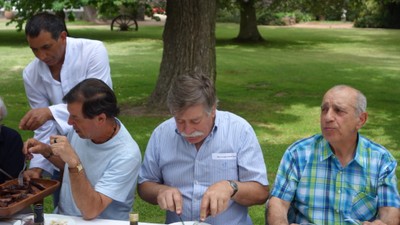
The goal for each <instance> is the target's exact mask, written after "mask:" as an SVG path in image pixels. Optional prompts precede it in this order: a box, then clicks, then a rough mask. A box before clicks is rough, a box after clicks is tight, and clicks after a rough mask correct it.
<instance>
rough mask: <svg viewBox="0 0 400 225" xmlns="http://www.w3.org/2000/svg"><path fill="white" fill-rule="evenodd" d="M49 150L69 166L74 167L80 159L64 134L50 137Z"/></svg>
mask: <svg viewBox="0 0 400 225" xmlns="http://www.w3.org/2000/svg"><path fill="white" fill-rule="evenodd" d="M50 146H51V151H52V152H53V154H54V155H56V156H59V157H60V158H61V160H62V161H63V162H65V163H67V164H68V165H69V166H70V167H75V166H77V165H78V164H79V162H80V160H79V157H78V155H77V154H76V153H75V150H74V149H73V148H72V146H71V144H70V143H69V141H68V138H67V137H66V136H62V135H55V136H51V137H50Z"/></svg>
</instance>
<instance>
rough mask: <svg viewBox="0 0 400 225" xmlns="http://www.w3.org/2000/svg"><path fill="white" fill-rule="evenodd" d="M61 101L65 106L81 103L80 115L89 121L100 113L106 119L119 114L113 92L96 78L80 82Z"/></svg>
mask: <svg viewBox="0 0 400 225" xmlns="http://www.w3.org/2000/svg"><path fill="white" fill-rule="evenodd" d="M63 101H64V102H65V103H67V104H70V103H75V102H81V103H82V113H83V115H84V116H85V117H86V118H89V119H92V118H94V117H95V116H97V115H100V114H102V113H104V114H106V116H107V117H108V118H111V117H116V116H118V114H119V108H118V106H117V98H116V97H115V94H114V92H113V90H112V89H111V88H110V87H109V86H108V85H107V84H106V83H104V82H103V81H102V80H99V79H96V78H89V79H86V80H83V81H81V82H80V83H79V84H77V85H76V86H75V87H73V88H72V89H71V90H70V91H69V92H68V94H66V95H65V96H64V98H63Z"/></svg>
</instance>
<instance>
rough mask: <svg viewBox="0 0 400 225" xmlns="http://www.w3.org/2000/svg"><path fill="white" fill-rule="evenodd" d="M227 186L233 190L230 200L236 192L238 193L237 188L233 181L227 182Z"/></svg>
mask: <svg viewBox="0 0 400 225" xmlns="http://www.w3.org/2000/svg"><path fill="white" fill-rule="evenodd" d="M229 184H230V185H231V187H232V188H233V194H232V195H231V198H232V197H233V196H234V195H235V194H236V192H237V191H238V189H239V188H238V185H237V183H236V182H235V181H232V180H229Z"/></svg>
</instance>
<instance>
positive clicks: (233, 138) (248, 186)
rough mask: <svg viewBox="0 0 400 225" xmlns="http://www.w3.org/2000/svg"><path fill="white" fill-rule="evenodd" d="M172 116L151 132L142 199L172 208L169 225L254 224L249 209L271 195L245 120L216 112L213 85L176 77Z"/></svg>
mask: <svg viewBox="0 0 400 225" xmlns="http://www.w3.org/2000/svg"><path fill="white" fill-rule="evenodd" d="M167 101H168V107H169V110H170V112H171V113H172V114H173V116H174V117H173V118H170V119H169V120H167V121H165V122H163V123H162V124H161V125H159V126H158V127H157V128H156V129H155V130H154V132H153V134H152V136H151V138H150V140H149V143H148V145H147V149H146V153H145V158H144V162H143V164H142V167H141V170H140V173H139V186H138V192H139V195H140V197H141V198H142V199H144V200H145V201H147V202H150V203H152V204H158V205H159V206H160V208H161V209H164V210H168V211H167V218H166V223H168V224H169V223H172V222H177V221H179V217H181V218H182V219H183V220H200V221H205V222H207V223H210V224H213V225H218V224H221V225H223V224H229V225H239V224H240V225H251V224H252V221H251V219H250V217H249V215H248V206H251V205H255V204H263V203H264V202H265V201H266V199H267V197H268V194H269V191H268V181H267V171H266V167H265V162H264V158H263V154H262V151H261V148H260V144H259V143H258V140H257V137H256V135H255V132H254V130H253V129H252V127H251V126H250V124H249V123H248V122H246V121H245V120H244V119H243V118H241V117H239V116H237V115H234V114H232V113H229V112H223V111H219V110H216V107H217V97H216V94H215V87H214V85H213V83H212V81H211V80H210V79H209V78H208V77H206V76H202V75H192V76H188V75H182V76H179V77H177V78H176V81H175V82H174V84H173V85H172V86H171V89H170V91H169V93H168V98H167Z"/></svg>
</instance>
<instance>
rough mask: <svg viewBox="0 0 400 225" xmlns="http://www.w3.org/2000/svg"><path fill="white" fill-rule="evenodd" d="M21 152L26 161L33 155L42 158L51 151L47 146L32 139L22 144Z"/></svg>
mask: <svg viewBox="0 0 400 225" xmlns="http://www.w3.org/2000/svg"><path fill="white" fill-rule="evenodd" d="M22 152H23V153H24V155H25V158H26V159H32V158H33V154H42V155H44V156H47V155H49V154H50V152H51V149H50V146H49V145H47V144H45V143H42V142H40V141H38V140H36V139H34V138H30V139H28V140H27V141H26V142H25V143H24V146H23V148H22Z"/></svg>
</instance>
